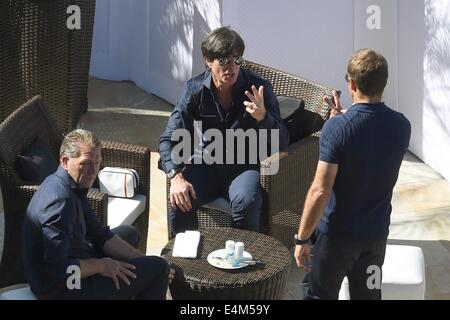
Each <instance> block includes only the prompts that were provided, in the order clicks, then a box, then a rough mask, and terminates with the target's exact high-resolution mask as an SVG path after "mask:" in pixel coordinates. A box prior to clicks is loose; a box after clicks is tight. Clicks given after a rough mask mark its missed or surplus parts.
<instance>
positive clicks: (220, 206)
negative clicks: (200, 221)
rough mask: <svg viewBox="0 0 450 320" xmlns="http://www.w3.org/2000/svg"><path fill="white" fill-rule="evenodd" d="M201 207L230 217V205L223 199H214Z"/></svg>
mask: <svg viewBox="0 0 450 320" xmlns="http://www.w3.org/2000/svg"><path fill="white" fill-rule="evenodd" d="M203 207H205V208H208V209H214V210H219V211H222V212H225V213H226V214H229V215H231V208H230V203H229V202H228V201H227V200H226V199H225V198H221V197H220V198H216V199H214V200H213V201H211V202H208V203H207V204H204V205H203Z"/></svg>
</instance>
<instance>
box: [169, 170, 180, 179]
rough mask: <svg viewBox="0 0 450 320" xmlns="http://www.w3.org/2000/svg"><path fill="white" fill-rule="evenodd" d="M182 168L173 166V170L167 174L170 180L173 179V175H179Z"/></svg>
mask: <svg viewBox="0 0 450 320" xmlns="http://www.w3.org/2000/svg"><path fill="white" fill-rule="evenodd" d="M181 171H182V170H181V169H178V168H173V169H172V170H170V171H169V173H168V174H167V178H168V179H169V180H172V178H173V177H175V176H176V175H177V173H180V172H181Z"/></svg>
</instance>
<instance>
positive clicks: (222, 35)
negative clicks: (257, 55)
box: [202, 27, 245, 61]
mask: <svg viewBox="0 0 450 320" xmlns="http://www.w3.org/2000/svg"><path fill="white" fill-rule="evenodd" d="M244 50H245V44H244V40H242V38H241V36H240V35H239V34H238V33H237V32H236V31H234V30H232V29H231V28H230V27H221V28H218V29H215V30H213V31H211V32H210V33H209V34H208V36H207V37H206V39H205V40H203V42H202V54H203V57H205V58H207V59H208V60H209V61H212V60H214V59H219V58H226V57H229V56H231V55H239V56H242V55H243V54H244Z"/></svg>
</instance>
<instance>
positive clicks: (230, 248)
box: [225, 240, 234, 255]
mask: <svg viewBox="0 0 450 320" xmlns="http://www.w3.org/2000/svg"><path fill="white" fill-rule="evenodd" d="M225 251H226V253H227V254H230V255H232V254H233V253H234V241H233V240H227V242H225Z"/></svg>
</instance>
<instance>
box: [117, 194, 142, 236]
mask: <svg viewBox="0 0 450 320" xmlns="http://www.w3.org/2000/svg"><path fill="white" fill-rule="evenodd" d="M146 202H147V197H146V196H144V195H143V194H136V195H135V196H134V197H133V198H114V197H108V226H109V227H110V228H116V227H118V226H120V225H124V224H125V225H130V224H133V222H134V221H135V220H136V219H137V218H138V217H139V215H140V214H141V213H142V212H144V210H145V204H146Z"/></svg>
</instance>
